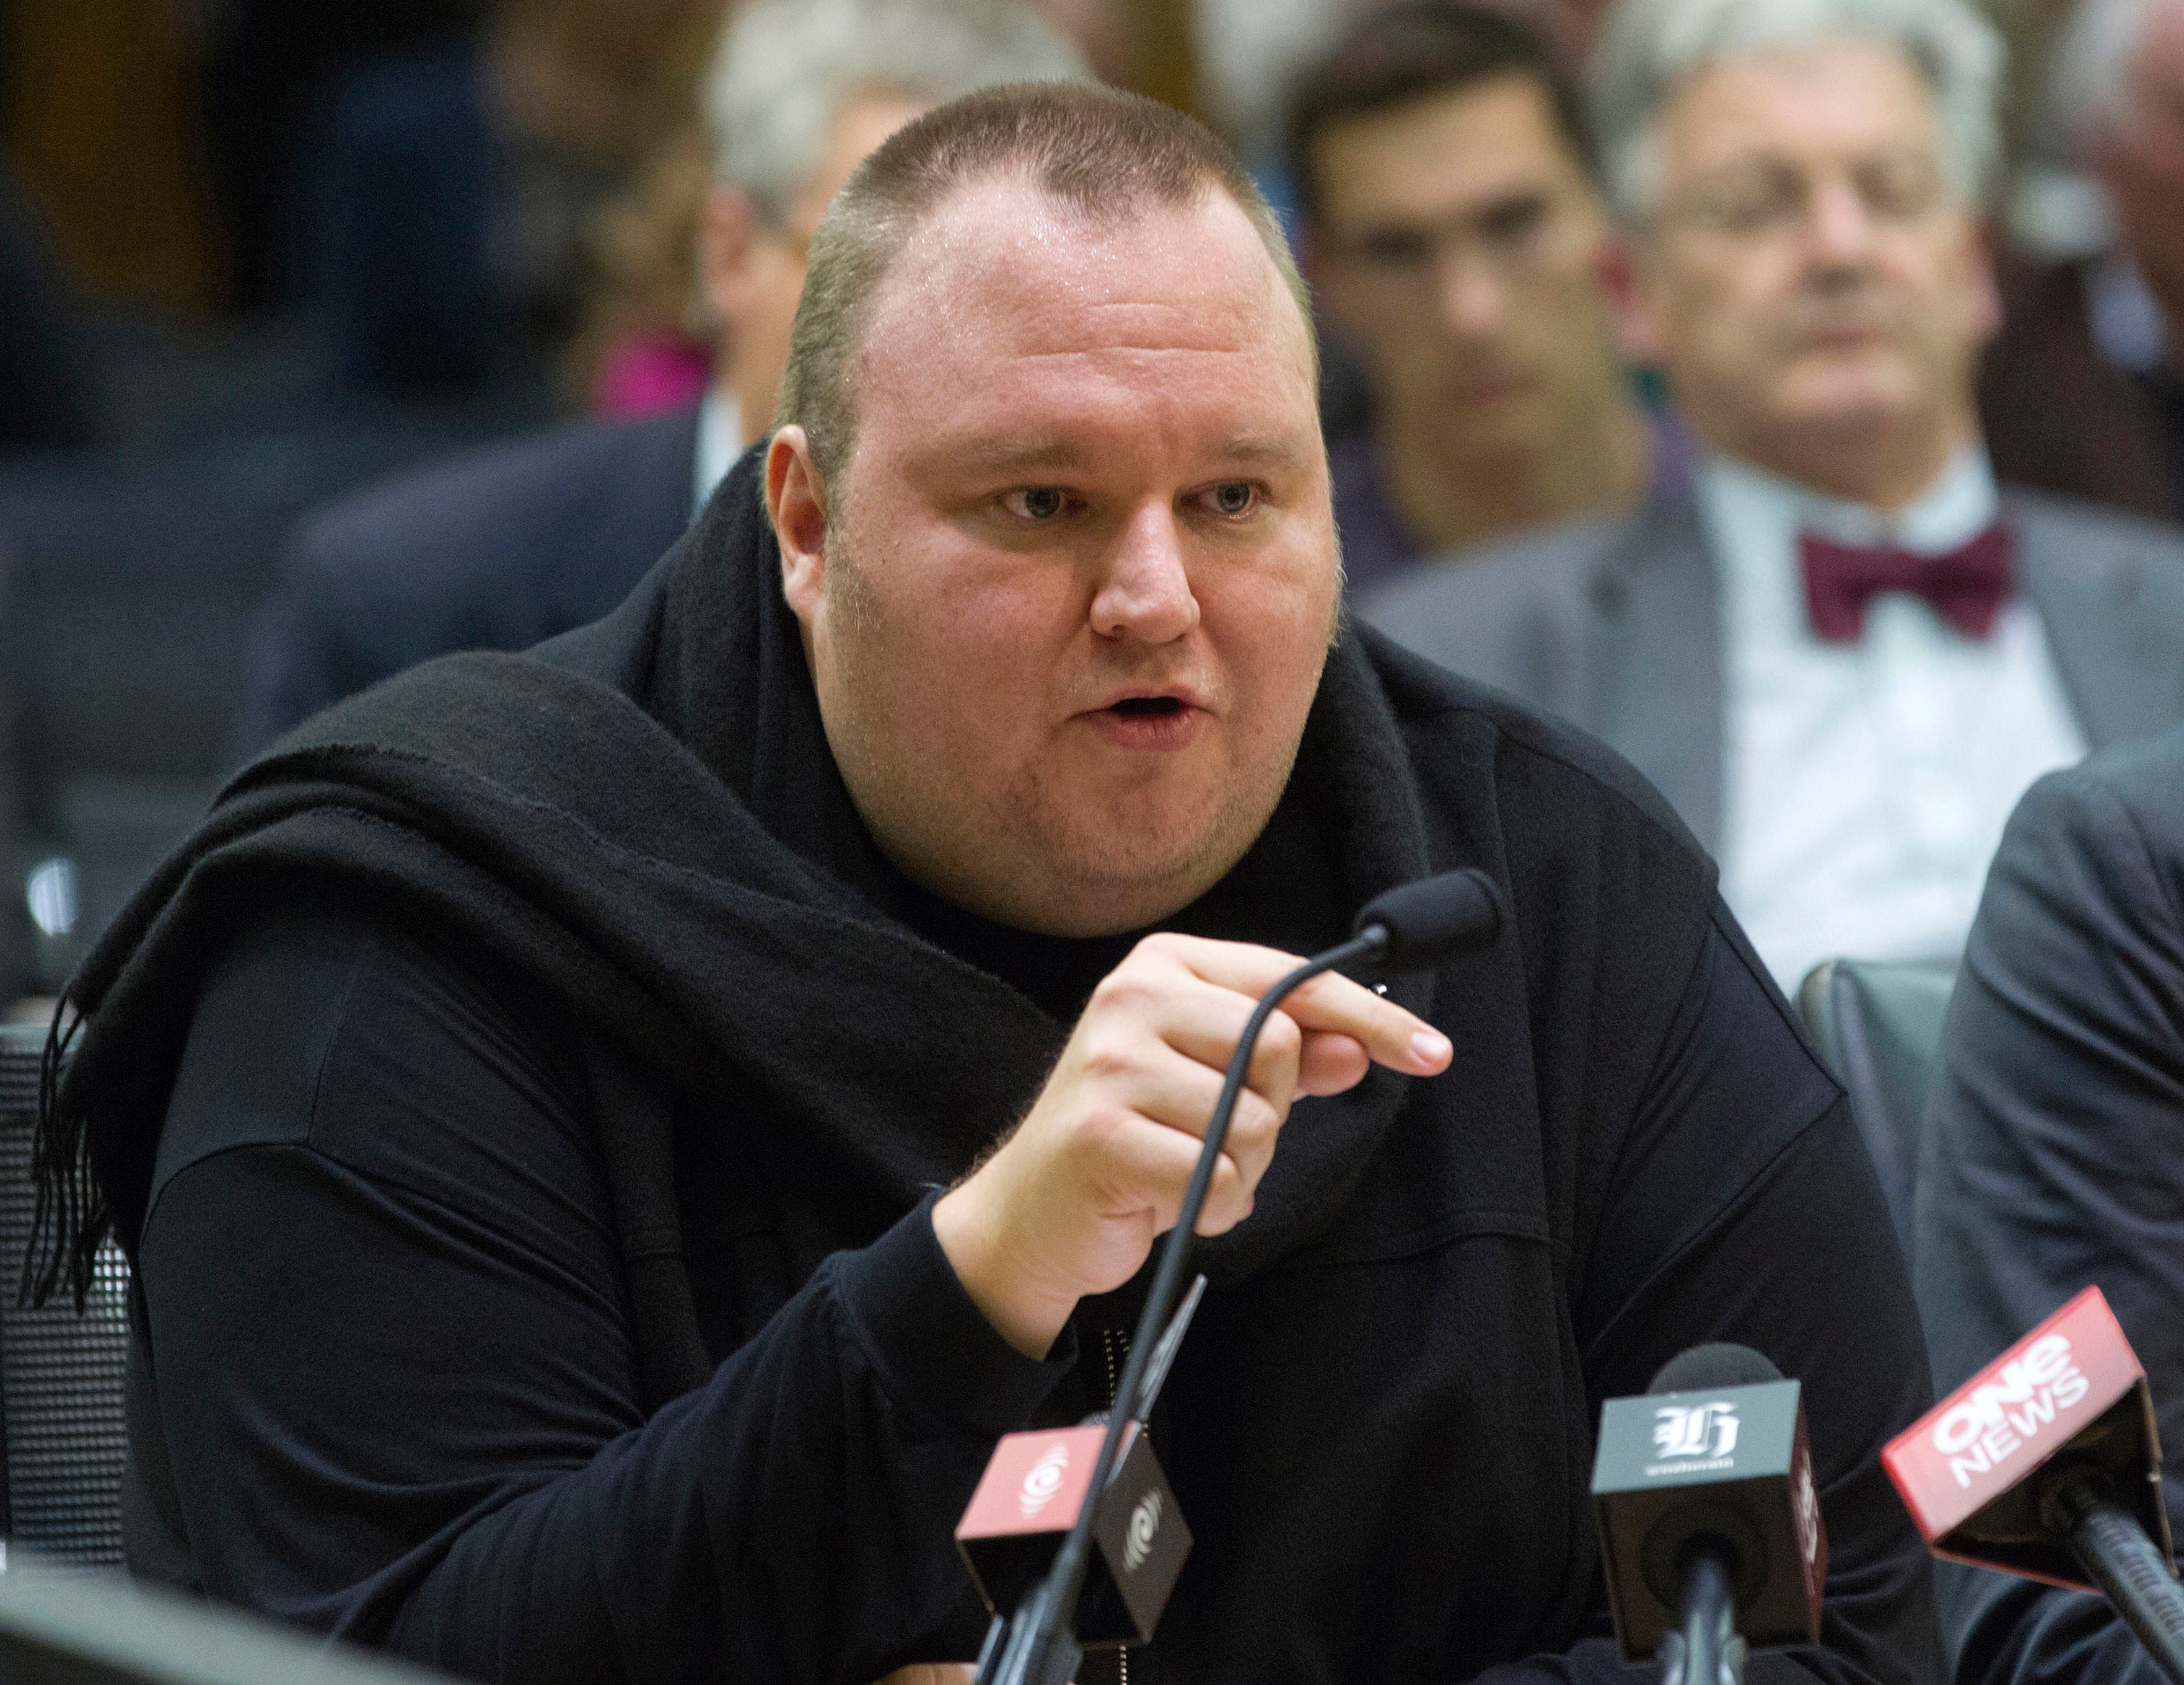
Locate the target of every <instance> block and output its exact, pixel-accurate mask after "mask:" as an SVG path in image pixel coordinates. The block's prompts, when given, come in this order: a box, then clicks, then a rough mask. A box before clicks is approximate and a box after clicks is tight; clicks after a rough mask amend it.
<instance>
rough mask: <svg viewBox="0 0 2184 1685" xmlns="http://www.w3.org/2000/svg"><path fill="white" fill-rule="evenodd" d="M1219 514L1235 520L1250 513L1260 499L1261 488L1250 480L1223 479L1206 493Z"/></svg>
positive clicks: (1215, 511) (1207, 498)
mask: <svg viewBox="0 0 2184 1685" xmlns="http://www.w3.org/2000/svg"><path fill="white" fill-rule="evenodd" d="M1206 500H1207V501H1208V502H1209V503H1210V504H1212V506H1213V511H1214V513H1215V514H1217V515H1225V516H1229V518H1230V519H1231V520H1234V518H1235V517H1236V516H1240V515H1249V514H1250V513H1251V511H1252V510H1253V508H1255V507H1256V505H1257V504H1258V501H1259V488H1257V487H1256V486H1255V485H1253V484H1252V483H1251V482H1250V481H1249V480H1223V482H1222V483H1220V484H1219V485H1217V486H1216V487H1214V488H1213V489H1212V491H1210V492H1208V493H1207V494H1206Z"/></svg>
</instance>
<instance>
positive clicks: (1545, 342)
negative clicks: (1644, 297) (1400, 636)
mask: <svg viewBox="0 0 2184 1685" xmlns="http://www.w3.org/2000/svg"><path fill="white" fill-rule="evenodd" d="M1589 150H1590V149H1589V148H1588V146H1587V144H1586V140H1585V129H1584V124H1583V120H1582V118H1581V116H1580V110H1579V100H1578V94H1577V91H1576V89H1575V88H1574V86H1571V84H1570V82H1569V81H1568V78H1567V77H1566V76H1565V75H1563V73H1562V71H1561V70H1559V69H1557V66H1556V64H1555V61H1554V59H1553V58H1552V53H1551V52H1550V50H1549V48H1548V47H1547V45H1546V42H1543V41H1542V40H1541V39H1540V38H1539V37H1538V36H1535V35H1534V34H1533V33H1532V32H1531V31H1529V30H1528V29H1526V28H1525V27H1524V25H1521V24H1518V23H1514V22H1512V21H1510V20H1508V19H1507V18H1505V17H1502V16H1498V15H1496V14H1494V13H1491V12H1487V11H1484V10H1480V9H1478V8H1473V7H1469V6H1463V5H1453V4H1447V3H1441V0H1413V3H1408V4H1403V5H1399V6H1395V7H1391V8H1385V9H1383V10H1379V11H1376V12H1374V13H1373V14H1369V15H1368V16H1367V17H1366V18H1365V19H1364V20H1362V22H1361V23H1359V24H1358V25H1357V26H1356V27H1355V28H1354V29H1352V30H1351V31H1350V32H1349V34H1348V35H1347V36H1346V37H1345V38H1344V39H1343V40H1342V41H1341V42H1340V43H1339V44H1338V45H1337V46H1336V47H1335V48H1334V51H1333V52H1332V53H1330V54H1329V56H1328V57H1327V58H1325V59H1323V60H1322V61H1321V62H1320V63H1319V64H1317V65H1316V66H1314V67H1313V68H1312V70H1309V71H1308V72H1307V74H1306V75H1305V77H1304V79H1303V81H1301V84H1300V85H1299V87H1298V91H1297V94H1296V98H1295V104H1294V109H1293V111H1292V114H1291V122H1290V168H1291V170H1292V172H1293V174H1294V176H1295V181H1296V184H1297V187H1298V190H1299V193H1300V197H1301V200H1302V204H1303V210H1304V229H1305V237H1304V248H1305V256H1306V262H1307V270H1308V271H1309V273H1310V274H1311V276H1312V281H1313V282H1314V285H1315V287H1317V289H1318V293H1319V297H1320V302H1321V306H1322V308H1323V310H1325V311H1326V313H1327V315H1328V316H1329V319H1330V321H1332V322H1333V323H1334V324H1335V325H1337V326H1338V327H1339V328H1340V330H1341V331H1342V332H1345V333H1346V334H1347V336H1348V337H1349V338H1350V339H1351V341H1352V343H1355V344H1356V346H1357V347H1358V348H1359V349H1361V350H1362V352H1363V354H1364V357H1365V361H1366V363H1367V365H1368V369H1369V371H1370V382H1369V384H1370V388H1371V393H1372V407H1373V422H1372V425H1371V427H1369V428H1368V430H1367V431H1365V432H1358V433H1353V434H1352V435H1351V436H1350V437H1349V438H1340V439H1337V440H1334V442H1332V443H1331V444H1330V447H1329V450H1330V462H1331V466H1332V468H1333V471H1334V512H1335V521H1336V524H1337V526H1338V527H1340V531H1341V533H1342V545H1343V561H1344V566H1345V568H1346V572H1347V574H1348V579H1349V587H1350V589H1351V593H1352V594H1353V595H1357V594H1362V593H1364V592H1367V591H1369V590H1371V589H1373V587H1375V586H1378V585H1381V584H1384V583H1387V582H1388V581H1390V580H1391V579H1394V578H1396V577H1399V576H1401V574H1404V573H1406V572H1409V571H1410V569H1411V568H1412V567H1413V566H1415V565H1416V564H1417V562H1418V561H1419V559H1420V558H1422V557H1424V556H1428V555H1434V554H1435V553H1437V552H1440V551H1445V550H1452V549H1455V548H1457V547H1459V546H1463V545H1468V544H1477V543H1479V541H1481V540H1483V539H1485V538H1492V537H1495V536H1496V535H1499V534H1502V533H1508V532H1511V531H1513V530H1516V529H1519V528H1523V527H1533V526H1539V525H1542V524H1546V523H1552V522H1560V521H1567V520H1573V519H1575V518H1578V517H1580V516H1587V515H1605V514H1611V513H1624V512H1627V511H1630V510H1632V509H1635V508H1636V507H1637V506H1638V505H1639V504H1640V502H1641V500H1642V499H1643V498H1644V496H1645V494H1646V486H1647V483H1648V481H1649V479H1650V478H1652V477H1658V476H1659V475H1660V474H1662V473H1663V472H1670V473H1673V472H1674V471H1675V470H1676V468H1677V467H1678V466H1680V454H1679V452H1678V451H1677V450H1676V449H1674V446H1673V445H1669V444H1664V442H1663V440H1662V439H1661V438H1658V437H1656V436H1655V435H1654V433H1653V432H1652V429H1650V428H1649V427H1648V425H1647V422H1646V417H1645V415H1644V412H1643V411H1642V410H1641V408H1640V406H1639V404H1638V401H1637V399H1636V396H1635V393H1634V392H1633V390H1632V388H1631V386H1630V381H1629V378H1628V377H1627V376H1626V374H1625V372H1624V368H1623V366H1622V364H1621V362H1620V360H1619V356H1618V354H1617V349H1616V346H1615V343H1614V330H1613V324H1612V321H1611V317H1610V313H1609V310H1608V307H1607V299H1606V298H1605V296H1604V295H1603V293H1602V281H1601V271H1602V265H1603V264H1605V263H1606V262H1607V261H1608V259H1609V239H1610V234H1609V228H1608V222H1607V212H1606V209H1605V208H1604V207H1603V206H1602V204H1601V199H1600V195H1599V192H1598V191H1597V189H1596V187H1595V184H1594V182H1593V180H1592V177H1591V166H1590V163H1589Z"/></svg>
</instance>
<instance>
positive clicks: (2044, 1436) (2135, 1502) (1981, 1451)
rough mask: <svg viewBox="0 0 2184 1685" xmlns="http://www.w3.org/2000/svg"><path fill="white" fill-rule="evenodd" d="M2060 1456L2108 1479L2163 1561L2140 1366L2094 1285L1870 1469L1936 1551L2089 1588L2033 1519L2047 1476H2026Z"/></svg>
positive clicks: (2152, 1441)
mask: <svg viewBox="0 0 2184 1685" xmlns="http://www.w3.org/2000/svg"><path fill="white" fill-rule="evenodd" d="M2066 1452H2067V1453H2070V1461H2071V1463H2072V1464H2074V1465H2075V1464H2077V1463H2083V1464H2085V1465H2088V1466H2090V1467H2092V1468H2093V1469H2095V1470H2098V1471H2099V1472H2100V1473H2102V1474H2103V1475H2105V1476H2108V1477H2109V1480H2110V1481H2111V1482H2112V1484H2113V1487H2114V1490H2115V1491H2116V1493H2118V1495H2119V1497H2120V1499H2121V1501H2122V1502H2123V1503H2124V1504H2126V1505H2127V1506H2128V1507H2129V1508H2130V1509H2131V1511H2132V1513H2133V1514H2134V1515H2137V1518H2138V1520H2139V1521H2140V1523H2141V1525H2142V1526H2144V1527H2145V1528H2146V1530H2147V1532H2148V1536H2149V1537H2152V1538H2153V1540H2154V1541H2155V1542H2156V1543H2158V1544H2159V1547H2160V1549H2161V1551H2162V1554H2164V1555H2167V1554H2168V1553H2169V1523H2168V1517H2167V1515H2165V1513H2164V1511H2163V1509H2162V1505H2161V1500H2160V1485H2159V1481H2160V1465H2161V1448H2160V1442H2159V1438H2158V1437H2157V1436H2156V1434H2155V1431H2154V1426H2153V1398H2152V1395H2151V1393H2150V1392H2148V1388H2147V1385H2146V1371H2145V1370H2144V1369H2143V1368H2142V1367H2141V1366H2140V1364H2139V1361H2138V1358H2137V1354H2136V1353H2133V1352H2132V1351H2131V1342H2129V1341H2128V1340H2126V1338H2125V1337H2124V1332H2123V1330H2122V1328H2121V1327H2120V1326H2119V1325H2118V1324H2117V1322H2116V1320H2115V1316H2114V1313H2113V1312H2111V1311H2110V1310H2109V1303H2108V1301H2107V1300H2106V1299H2104V1298H2103V1297H2101V1291H2100V1289H2099V1288H2098V1287H2088V1288H2087V1289H2086V1290H2085V1291H2084V1292H2081V1293H2080V1294H2079V1295H2078V1296H2077V1297H2075V1298H2074V1299H2072V1300H2071V1301H2070V1303H2068V1304H2066V1305H2064V1307H2063V1308H2061V1309H2060V1310H2059V1311H2057V1312H2056V1313H2055V1314H2053V1316H2051V1317H2049V1318H2048V1320H2046V1321H2045V1322H2043V1323H2042V1324H2041V1325H2039V1326H2038V1327H2036V1328H2035V1329H2034V1330H2033V1331H2031V1333H2030V1334H2027V1335H2026V1336H2025V1337H2024V1338H2023V1339H2021V1340H2020V1341H2019V1342H2017V1343H2016V1344H2015V1345H2014V1346H2012V1347H2010V1348H2009V1350H2008V1351H2006V1352H2004V1353H2003V1354H2002V1355H2001V1356H2000V1357H1998V1358H1997V1359H1995V1360H1994V1361H1993V1362H1992V1363H1991V1364H1988V1365H1987V1366H1986V1368H1985V1369H1983V1370H1981V1371H1980V1372H1979V1373H1978V1374H1977V1375H1974V1376H1973V1377H1972V1378H1971V1379H1970V1381H1966V1382H1965V1383H1964V1385H1963V1386H1960V1387H1958V1389H1957V1390H1956V1391H1955V1392H1953V1393H1951V1394H1950V1395H1949V1396H1948V1397H1947V1398H1944V1399H1943V1400H1942V1402H1941V1403H1938V1404H1936V1406H1935V1407H1934V1408H1933V1409H1931V1410H1930V1411H1929V1412H1927V1414H1925V1415H1924V1416H1922V1417H1921V1418H1920V1419H1919V1420H1918V1421H1917V1422H1915V1423H1914V1424H1913V1425H1912V1426H1910V1427H1908V1428H1906V1429H1905V1430H1904V1431H1903V1432H1902V1433H1900V1434H1898V1435H1897V1437H1895V1438H1894V1439H1892V1440H1891V1441H1890V1442H1889V1443H1888V1447H1887V1448H1886V1450H1884V1451H1883V1452H1882V1453H1880V1461H1881V1465H1882V1466H1883V1467H1884V1468H1886V1470H1888V1477H1889V1478H1890V1479H1891V1480H1892V1481H1895V1483H1896V1490H1897V1493H1899V1494H1900V1495H1901V1496H1902V1498H1903V1504H1904V1507H1905V1508H1906V1509H1908V1510H1909V1511H1910V1512H1911V1519H1912V1520H1914V1521H1915V1522H1917V1523H1918V1525H1919V1534H1920V1536H1921V1537H1924V1538H1925V1541H1926V1545H1927V1548H1929V1549H1931V1550H1932V1551H1933V1552H1934V1554H1936V1555H1937V1556H1946V1557H1949V1558H1952V1559H1954V1560H1957V1561H1959V1562H1970V1563H1973V1564H1975V1565H1979V1566H1981V1567H1987V1568H1999V1569H2002V1570H2003V1571H2005V1572H2008V1573H2012V1574H2022V1575H2026V1576H2030V1577H2031V1578H2033V1579H2036V1580H2045V1581H2047V1582H2048V1583H2049V1584H2051V1585H2058V1586H2076V1587H2085V1588H2086V1589H2087V1590H2092V1589H2093V1587H2092V1585H2091V1584H2090V1582H2088V1581H2087V1579H2086V1577H2085V1574H2084V1571H2083V1570H2082V1569H2081V1568H2080V1567H2079V1565H2078V1563H2077V1561H2076V1559H2075V1558H2074V1557H2072V1556H2071V1554H2070V1551H2069V1550H2068V1548H2065V1547H2064V1545H2063V1543H2061V1542H2060V1541H2059V1539H2056V1538H2055V1537H2053V1535H2052V1531H2051V1529H2050V1527H2049V1526H2048V1525H2047V1523H2046V1521H2045V1519H2044V1518H2043V1516H2042V1514H2041V1507H2040V1506H2041V1499H2042V1495H2043V1493H2044V1491H2045V1487H2046V1485H2047V1482H2046V1481H2042V1480H2034V1479H2032V1478H2031V1476H2033V1475H2034V1474H2035V1473H2036V1471H2038V1470H2042V1469H2044V1468H2046V1467H2047V1466H2048V1465H2049V1464H2051V1463H2053V1462H2054V1461H2055V1459H2057V1457H2058V1456H2059V1455H2061V1454H2062V1453H2066Z"/></svg>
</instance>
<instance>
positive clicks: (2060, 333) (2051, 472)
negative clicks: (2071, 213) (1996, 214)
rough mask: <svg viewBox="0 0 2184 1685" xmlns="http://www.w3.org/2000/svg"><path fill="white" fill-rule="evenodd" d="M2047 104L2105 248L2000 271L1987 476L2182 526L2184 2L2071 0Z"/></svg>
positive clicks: (1990, 368)
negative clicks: (2083, 181)
mask: <svg viewBox="0 0 2184 1685" xmlns="http://www.w3.org/2000/svg"><path fill="white" fill-rule="evenodd" d="M2051 103H2052V107H2053V112H2052V115H2051V119H2050V120H2051V122H2052V123H2053V124H2054V125H2055V126H2057V127H2058V128H2059V129H2060V130H2061V131H2062V132H2063V133H2064V134H2065V135H2066V136H2067V137H2069V139H2070V143H2071V148H2072V150H2073V151H2074V152H2075V154H2076V156H2077V158H2078V159H2079V161H2080V162H2081V164H2082V165H2083V166H2084V167H2085V168H2086V169H2087V170H2089V171H2090V173H2091V174H2092V176H2094V178H2095V179H2096V180H2097V181H2098V182H2099V184H2100V187H2101V188H2102V189H2103V197H2104V198H2105V200H2106V202H2107V205H2108V207H2109V212H2110V215H2111V218H2112V220H2113V222H2114V235H2115V243H2114V247H2113V248H2112V249H2110V250H2109V251H2106V252H2103V253H2102V254H2098V255H2096V256H2093V257H2090V258H2079V259H2070V260H2067V261H2062V262H2050V263H2040V262H2036V261H2023V262H2020V263H2018V264H2015V265H2010V266H2009V268H2007V269H2006V270H2005V271H2004V283H2005V285H2004V293H2003V299H2004V304H2005V306H2006V309H2005V311H2004V316H2003V324H2004V325H2003V332H2002V337H2001V338H2000V339H1999V340H1998V341H1997V343H1996V345H1995V348H1994V350H1993V352H1992V354H1991V355H1990V356H1989V357H1988V359H1987V365H1986V373H1985V376H1984V377H1983V379H1982V381H1981V391H1980V398H1981V411H1982V413H1983V415H1984V416H1985V419H1986V429H1987V437H1988V439H1989V441H1990V446H1991V449H1992V451H1993V453H1994V461H1995V466H1996V469H1997V471H1999V472H2001V473H2003V474H2004V475H2007V476H2008V477H2010V478H2011V479H2014V480H2019V481H2021V482H2023V483H2025V484H2026V485H2031V486H2041V487H2044V488H2047V489H2048V490H2050V491H2058V492H2064V493H2068V494H2070V495H2072V496H2075V497H2084V498H2091V499H2094V500H2096V501H2098V502H2101V503H2109V504H2114V505H2118V506H2119V507H2120V508H2125V509H2131V510H2137V511H2139V512H2141V513H2142V514H2146V515H2153V516H2162V517H2165V518H2167V519H2170V520H2184V0H2081V4H2080V6H2079V8H2078V10H2077V12H2076V14H2075V15H2074V16H2073V18H2072V19H2071V21H2070V28H2069V31H2068V32H2067V33H2066V34H2065V36H2064V39H2063V41H2062V43H2061V46H2060V49H2059V53H2058V55H2057V59H2056V63H2055V73H2054V76H2053V96H2052V101H2051Z"/></svg>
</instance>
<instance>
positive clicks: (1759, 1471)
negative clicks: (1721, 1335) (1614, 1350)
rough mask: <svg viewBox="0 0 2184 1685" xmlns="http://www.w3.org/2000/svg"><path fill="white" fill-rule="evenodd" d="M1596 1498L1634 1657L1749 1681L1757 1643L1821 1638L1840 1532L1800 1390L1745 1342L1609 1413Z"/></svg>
mask: <svg viewBox="0 0 2184 1685" xmlns="http://www.w3.org/2000/svg"><path fill="white" fill-rule="evenodd" d="M1592 1497H1593V1509H1594V1515H1595V1519H1596V1521H1597V1522H1598V1525H1599V1528H1600V1545H1601V1554H1602V1559H1603V1561H1604V1565H1605V1567H1606V1570H1607V1601H1608V1607H1609V1610H1610V1611H1611V1613H1612V1614H1613V1615H1614V1618H1615V1633H1616V1637H1617V1638H1619V1640H1620V1641H1621V1643H1622V1645H1623V1656H1624V1660H1626V1661H1630V1662H1641V1661H1644V1660H1647V1659H1648V1658H1649V1657H1656V1656H1657V1657H1658V1659H1659V1660H1660V1662H1661V1665H1662V1676H1661V1677H1662V1682H1663V1685H1737V1682H1739V1681H1741V1680H1742V1678H1743V1677H1744V1661H1745V1655H1746V1653H1747V1649H1748V1648H1749V1647H1751V1646H1754V1645H1759V1646H1765V1645H1773V1644H1811V1643H1818V1642H1819V1636H1820V1599H1821V1593H1822V1591H1823V1589H1824V1587H1825V1585H1826V1582H1827V1576H1828V1540H1827V1532H1826V1529H1825V1527H1824V1526H1822V1525H1821V1520H1820V1499H1819V1490H1818V1488H1817V1487H1815V1486H1814V1482H1813V1454H1812V1448H1811V1446H1810V1444H1809V1442H1808V1439H1807V1437H1806V1433H1805V1413H1804V1409H1803V1404H1802V1388H1801V1387H1800V1386H1798V1384H1797V1382H1796V1381H1785V1380H1784V1379H1783V1378H1782V1375H1781V1371H1780V1370H1777V1369H1776V1368H1775V1365H1774V1364H1771V1363H1769V1362H1768V1361H1767V1359H1765V1358H1763V1357H1762V1356H1760V1354H1759V1353H1757V1352H1755V1351H1752V1350H1751V1349H1750V1348H1749V1347H1744V1346H1730V1345H1710V1346H1695V1347H1692V1348H1691V1350H1690V1351H1688V1352H1685V1353H1683V1354H1682V1355H1681V1356H1680V1357H1677V1358H1675V1359H1671V1360H1670V1361H1669V1363H1668V1364H1666V1365H1665V1366H1664V1367H1663V1369H1662V1370H1661V1371H1660V1373H1659V1374H1658V1375H1655V1376H1654V1377H1653V1383H1652V1386H1651V1388H1649V1389H1648V1391H1647V1392H1646V1396H1645V1397H1644V1398H1611V1399H1609V1400H1608V1401H1607V1403H1606V1404H1605V1405H1604V1406H1602V1409H1601V1413H1600V1446H1599V1450H1598V1452H1597V1453H1596V1456H1595V1458H1594V1460H1593V1466H1592Z"/></svg>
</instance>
